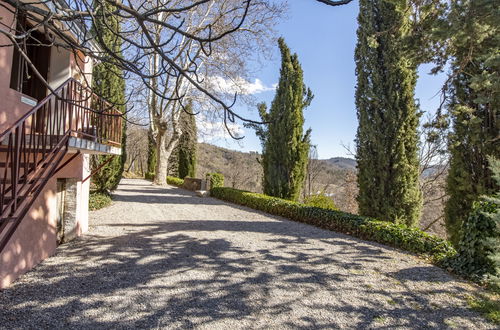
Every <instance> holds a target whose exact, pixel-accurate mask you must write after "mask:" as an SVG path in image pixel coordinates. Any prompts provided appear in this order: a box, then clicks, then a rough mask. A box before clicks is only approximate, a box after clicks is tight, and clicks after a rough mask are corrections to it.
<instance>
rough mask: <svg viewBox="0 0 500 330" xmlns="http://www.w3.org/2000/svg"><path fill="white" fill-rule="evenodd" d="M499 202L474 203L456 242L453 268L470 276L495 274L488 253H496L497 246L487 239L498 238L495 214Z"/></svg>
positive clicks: (497, 212) (497, 210)
mask: <svg viewBox="0 0 500 330" xmlns="http://www.w3.org/2000/svg"><path fill="white" fill-rule="evenodd" d="M499 207H500V205H499V204H494V203H490V202H485V201H481V202H476V203H474V206H473V209H472V212H471V213H470V214H469V217H468V218H467V219H466V220H465V221H464V223H463V226H462V235H461V239H460V242H459V244H458V249H457V250H458V257H457V261H456V264H455V269H456V270H457V271H458V272H459V273H460V274H464V275H467V276H470V277H473V278H474V277H482V276H483V275H485V274H493V275H494V274H495V273H496V271H495V266H494V264H493V262H492V260H491V259H490V255H491V254H493V253H495V250H497V251H496V252H497V253H498V252H499V251H498V247H495V246H492V245H491V242H490V241H489V239H491V238H496V239H498V237H500V236H499V234H500V233H499V232H498V229H497V228H496V226H497V224H496V223H495V219H494V217H495V214H496V216H497V217H498V214H499V212H500V209H499Z"/></svg>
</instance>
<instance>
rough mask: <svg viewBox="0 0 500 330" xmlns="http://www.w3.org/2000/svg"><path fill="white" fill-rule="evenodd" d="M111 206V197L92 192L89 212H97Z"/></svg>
mask: <svg viewBox="0 0 500 330" xmlns="http://www.w3.org/2000/svg"><path fill="white" fill-rule="evenodd" d="M110 204H111V196H110V195H109V194H107V193H103V192H91V193H90V195H89V210H90V211H96V210H99V209H102V208H104V207H106V206H109V205H110Z"/></svg>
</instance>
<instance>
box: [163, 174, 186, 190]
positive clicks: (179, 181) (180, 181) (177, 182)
mask: <svg viewBox="0 0 500 330" xmlns="http://www.w3.org/2000/svg"><path fill="white" fill-rule="evenodd" d="M167 183H168V184H171V185H172V186H177V187H182V185H183V184H184V180H183V179H180V178H176V177H173V176H167Z"/></svg>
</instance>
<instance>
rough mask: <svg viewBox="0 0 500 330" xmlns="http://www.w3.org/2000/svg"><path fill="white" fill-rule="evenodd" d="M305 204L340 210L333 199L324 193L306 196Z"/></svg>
mask: <svg viewBox="0 0 500 330" xmlns="http://www.w3.org/2000/svg"><path fill="white" fill-rule="evenodd" d="M304 204H305V205H307V206H315V207H321V208H324V209H329V210H338V208H337V207H336V206H335V203H334V202H333V200H332V199H331V198H330V197H328V196H326V195H325V194H324V193H321V194H317V195H311V196H308V197H306V199H305V200H304Z"/></svg>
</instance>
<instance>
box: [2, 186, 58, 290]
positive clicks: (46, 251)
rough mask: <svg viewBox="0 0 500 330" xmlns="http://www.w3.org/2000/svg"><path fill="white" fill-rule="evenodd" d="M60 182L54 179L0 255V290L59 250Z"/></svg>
mask: <svg viewBox="0 0 500 330" xmlns="http://www.w3.org/2000/svg"><path fill="white" fill-rule="evenodd" d="M56 202H57V201H56V180H55V178H52V179H50V180H49V182H48V183H47V185H46V187H45V189H44V190H43V191H42V193H41V194H40V195H39V196H38V198H37V199H36V200H35V202H34V204H33V206H32V207H31V209H30V211H29V212H28V214H27V215H26V216H25V217H24V219H23V220H22V221H21V223H20V225H19V227H18V228H17V230H16V231H15V232H14V235H13V236H12V238H11V239H10V241H9V243H8V244H7V246H6V247H5V249H4V250H3V252H2V253H1V254H0V265H1V267H0V288H5V287H7V286H8V285H9V284H10V283H12V282H13V281H14V280H15V279H16V278H18V277H19V276H20V275H22V274H24V273H25V272H27V271H28V270H30V269H31V268H33V267H34V266H36V265H37V264H38V263H39V262H40V261H42V260H44V259H45V258H47V257H49V256H51V255H52V254H54V252H55V250H56V224H55V219H56V217H55V209H56Z"/></svg>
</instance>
